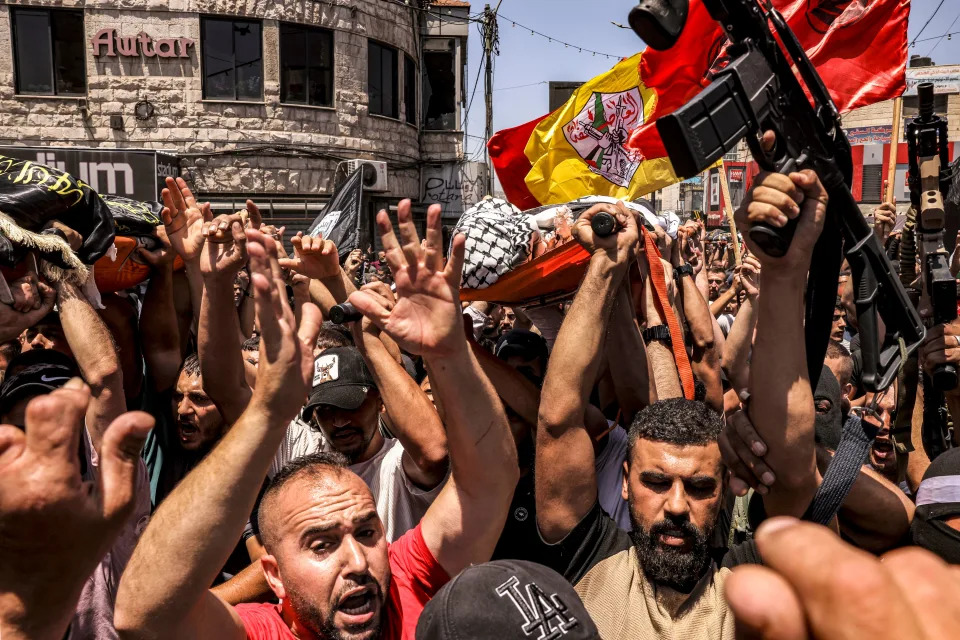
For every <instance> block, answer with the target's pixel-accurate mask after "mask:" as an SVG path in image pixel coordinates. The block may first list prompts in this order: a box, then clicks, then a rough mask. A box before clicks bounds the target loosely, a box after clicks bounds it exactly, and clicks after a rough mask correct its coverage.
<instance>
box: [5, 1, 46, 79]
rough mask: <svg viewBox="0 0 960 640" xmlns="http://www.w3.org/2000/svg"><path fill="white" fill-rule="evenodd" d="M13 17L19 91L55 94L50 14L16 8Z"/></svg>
mask: <svg viewBox="0 0 960 640" xmlns="http://www.w3.org/2000/svg"><path fill="white" fill-rule="evenodd" d="M13 18H14V19H13V25H14V26H13V30H14V37H15V39H16V43H15V51H16V57H17V91H18V92H20V93H45V94H52V93H53V90H54V84H53V53H52V49H53V47H52V46H51V41H50V13H49V12H47V11H28V10H22V9H15V10H14V12H13Z"/></svg>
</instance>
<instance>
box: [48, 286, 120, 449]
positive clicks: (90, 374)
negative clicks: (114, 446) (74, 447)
mask: <svg viewBox="0 0 960 640" xmlns="http://www.w3.org/2000/svg"><path fill="white" fill-rule="evenodd" d="M57 305H58V306H59V307H60V323H61V324H62V325H63V334H64V336H65V337H66V338H67V343H68V344H69V345H70V349H71V350H72V351H73V357H74V358H75V359H76V361H77V366H78V367H80V372H81V373H82V374H83V379H84V380H85V381H86V383H87V384H88V385H89V386H90V396H91V398H90V404H89V406H88V407H87V432H88V433H89V434H90V441H91V443H92V444H93V448H94V449H95V450H96V451H97V452H98V453H99V452H100V445H101V443H102V442H103V433H104V431H105V430H106V428H107V427H108V426H109V425H110V423H111V422H113V421H114V420H115V419H116V418H118V417H120V415H122V414H123V413H124V412H125V411H126V410H127V401H126V398H125V397H124V394H123V372H122V371H121V369H120V358H119V357H117V349H116V347H115V346H114V342H113V336H112V335H111V334H110V330H109V329H107V326H106V325H105V324H104V323H103V320H101V319H100V316H99V315H97V312H96V311H94V310H93V307H92V306H90V303H89V302H87V299H86V297H84V295H83V293H82V292H81V291H80V288H79V287H77V286H76V285H74V284H69V283H67V282H60V283H58V284H57Z"/></svg>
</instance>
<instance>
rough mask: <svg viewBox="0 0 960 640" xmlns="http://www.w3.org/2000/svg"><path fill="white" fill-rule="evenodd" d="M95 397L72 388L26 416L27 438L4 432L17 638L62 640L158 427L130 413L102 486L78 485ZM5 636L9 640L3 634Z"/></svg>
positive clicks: (109, 455)
mask: <svg viewBox="0 0 960 640" xmlns="http://www.w3.org/2000/svg"><path fill="white" fill-rule="evenodd" d="M89 403H90V390H89V388H87V387H86V385H84V384H83V382H82V381H81V380H80V379H78V378H74V379H73V380H71V381H70V382H68V383H67V384H66V386H65V387H64V388H62V389H58V390H56V391H54V392H52V393H50V394H47V395H44V396H41V397H39V398H36V399H34V400H33V401H31V402H30V404H29V405H28V406H27V413H26V432H24V431H21V430H20V429H18V428H17V427H13V426H10V425H0V592H6V593H12V594H15V597H14V598H13V599H12V600H6V601H5V602H6V603H7V604H8V605H10V604H11V603H17V604H19V605H20V607H22V610H17V608H18V607H17V604H14V605H12V606H13V610H11V609H10V608H7V607H4V608H0V629H4V630H6V631H10V632H12V634H13V635H12V636H11V637H21V636H20V635H18V631H19V632H22V635H23V637H29V638H61V637H62V636H63V634H64V631H65V630H66V628H67V625H68V624H69V621H70V619H71V618H72V616H73V611H74V608H75V607H76V604H77V600H78V598H79V596H80V590H81V588H82V587H83V584H84V582H85V581H86V579H87V577H88V576H89V575H90V573H91V572H92V571H93V570H94V568H95V566H96V564H97V563H98V562H99V561H100V559H101V558H103V556H104V554H105V553H106V552H107V550H108V549H109V548H110V546H111V545H112V544H113V542H114V539H115V538H116V536H117V534H118V533H119V531H120V529H121V527H122V526H123V525H124V523H125V522H126V520H127V518H128V517H129V516H130V513H131V511H132V509H133V504H134V496H135V495H136V478H137V465H138V463H139V459H140V449H141V447H142V446H143V443H144V441H145V440H146V437H147V434H148V433H149V431H150V429H152V428H153V424H154V420H153V418H152V417H150V416H149V415H148V414H146V413H141V412H133V413H126V414H123V415H122V416H120V417H119V418H117V419H116V420H114V421H113V423H112V424H111V425H110V426H109V427H108V428H107V430H106V432H105V433H104V436H103V446H102V449H101V455H100V465H99V470H100V473H99V477H98V479H97V481H96V482H95V483H90V482H83V481H81V477H80V466H79V458H78V454H77V452H78V448H79V445H80V438H81V437H82V435H81V433H82V429H83V421H84V415H85V413H86V410H87V405H88V404H89ZM4 635H6V634H4Z"/></svg>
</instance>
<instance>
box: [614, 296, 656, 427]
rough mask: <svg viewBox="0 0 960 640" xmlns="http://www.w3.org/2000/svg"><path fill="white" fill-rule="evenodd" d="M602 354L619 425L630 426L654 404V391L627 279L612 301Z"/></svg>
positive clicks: (654, 386) (651, 374) (651, 372)
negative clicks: (618, 411) (612, 389)
mask: <svg viewBox="0 0 960 640" xmlns="http://www.w3.org/2000/svg"><path fill="white" fill-rule="evenodd" d="M604 351H605V356H606V359H607V366H609V367H610V377H611V378H612V379H613V388H614V393H615V394H616V396H617V403H618V404H619V405H620V411H621V418H620V422H621V424H626V425H629V424H630V423H631V422H633V416H634V415H636V414H637V412H639V411H640V410H641V409H643V408H644V407H646V406H649V405H650V404H653V403H654V402H656V401H657V389H656V385H655V384H654V382H653V371H652V368H651V366H650V361H649V360H648V359H647V346H646V344H644V342H643V338H642V337H641V335H640V327H639V326H638V325H637V316H636V313H634V309H633V299H632V298H631V296H630V283H629V281H628V279H627V278H624V279H623V282H622V283H621V285H620V288H619V289H617V294H616V297H615V298H614V301H613V310H612V312H611V315H610V328H609V330H608V331H607V339H606V344H605V346H604Z"/></svg>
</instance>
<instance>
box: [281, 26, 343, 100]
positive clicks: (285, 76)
mask: <svg viewBox="0 0 960 640" xmlns="http://www.w3.org/2000/svg"><path fill="white" fill-rule="evenodd" d="M280 102H286V103H290V104H309V105H312V106H315V107H332V106H333V32H332V31H327V30H326V29H315V28H312V27H305V26H303V25H299V24H289V23H282V24H281V25H280Z"/></svg>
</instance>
